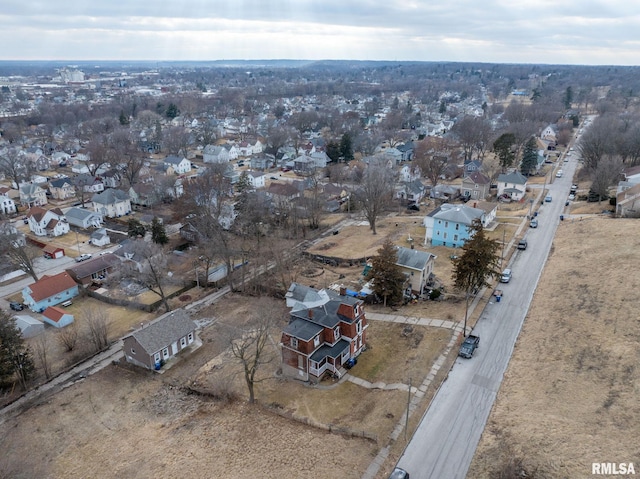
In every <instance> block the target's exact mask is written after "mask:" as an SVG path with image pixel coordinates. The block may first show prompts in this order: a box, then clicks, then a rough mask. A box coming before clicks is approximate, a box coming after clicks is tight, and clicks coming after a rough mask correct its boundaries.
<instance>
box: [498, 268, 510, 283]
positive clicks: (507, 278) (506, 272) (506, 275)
mask: <svg viewBox="0 0 640 479" xmlns="http://www.w3.org/2000/svg"><path fill="white" fill-rule="evenodd" d="M509 281H511V269H509V268H507V269H505V270H504V271H503V272H502V276H500V282H501V283H508V282H509Z"/></svg>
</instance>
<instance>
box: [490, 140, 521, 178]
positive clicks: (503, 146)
mask: <svg viewBox="0 0 640 479" xmlns="http://www.w3.org/2000/svg"><path fill="white" fill-rule="evenodd" d="M515 144H516V136H515V135H514V134H513V133H503V134H502V135H500V137H499V138H498V139H497V140H496V141H494V142H493V151H494V152H495V154H496V155H497V156H498V159H499V160H500V166H501V167H502V171H506V169H507V168H509V167H511V166H513V162H514V161H515V158H516V154H515V151H514V148H513V146H514V145H515Z"/></svg>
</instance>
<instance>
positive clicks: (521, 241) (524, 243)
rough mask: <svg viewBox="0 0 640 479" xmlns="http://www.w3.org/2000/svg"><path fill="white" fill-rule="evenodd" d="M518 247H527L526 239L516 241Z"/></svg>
mask: <svg viewBox="0 0 640 479" xmlns="http://www.w3.org/2000/svg"><path fill="white" fill-rule="evenodd" d="M518 249H527V240H526V239H521V240H520V241H519V242H518Z"/></svg>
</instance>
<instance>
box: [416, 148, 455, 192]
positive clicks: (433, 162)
mask: <svg viewBox="0 0 640 479" xmlns="http://www.w3.org/2000/svg"><path fill="white" fill-rule="evenodd" d="M455 150H456V149H455V147H454V145H453V144H452V143H451V142H450V141H449V140H447V139H445V138H437V137H431V136H430V137H427V138H425V139H424V140H422V141H419V142H418V143H417V145H416V149H415V162H416V164H417V165H418V167H419V168H420V171H421V172H422V175H423V176H425V177H426V178H429V181H431V185H432V186H434V187H435V186H436V185H437V184H438V182H439V181H440V176H441V175H442V174H443V173H444V171H445V169H446V167H447V164H448V162H449V158H450V155H451V154H452V153H454V152H455Z"/></svg>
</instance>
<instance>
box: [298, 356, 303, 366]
mask: <svg viewBox="0 0 640 479" xmlns="http://www.w3.org/2000/svg"><path fill="white" fill-rule="evenodd" d="M298 369H304V361H303V360H302V356H298Z"/></svg>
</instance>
